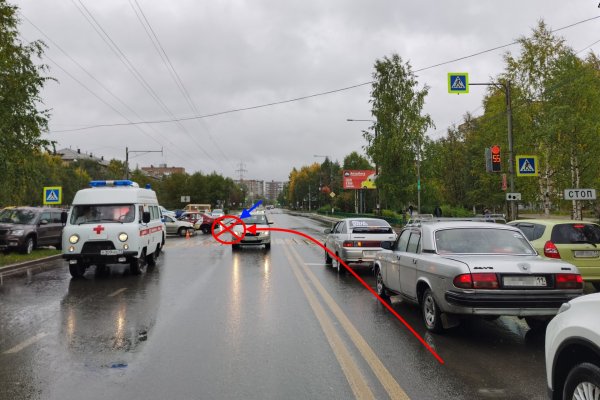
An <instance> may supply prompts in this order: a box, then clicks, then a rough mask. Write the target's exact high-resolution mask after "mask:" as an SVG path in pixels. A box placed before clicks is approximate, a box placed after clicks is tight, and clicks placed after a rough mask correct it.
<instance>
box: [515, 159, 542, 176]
mask: <svg viewBox="0 0 600 400" xmlns="http://www.w3.org/2000/svg"><path fill="white" fill-rule="evenodd" d="M516 164H517V165H516V167H517V176H538V169H539V165H538V159H537V156H517V157H516Z"/></svg>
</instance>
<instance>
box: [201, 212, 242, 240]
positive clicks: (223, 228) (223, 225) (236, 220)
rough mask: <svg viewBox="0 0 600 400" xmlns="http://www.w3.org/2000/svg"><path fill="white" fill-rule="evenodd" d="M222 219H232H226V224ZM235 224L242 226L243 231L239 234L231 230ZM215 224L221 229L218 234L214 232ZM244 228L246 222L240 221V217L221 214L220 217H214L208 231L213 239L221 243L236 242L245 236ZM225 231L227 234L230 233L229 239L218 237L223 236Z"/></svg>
mask: <svg viewBox="0 0 600 400" xmlns="http://www.w3.org/2000/svg"><path fill="white" fill-rule="evenodd" d="M224 220H232V221H227V222H230V223H229V224H227V222H224ZM236 225H242V227H243V228H244V231H243V232H242V233H241V234H240V235H239V236H238V234H237V233H234V232H233V227H235V226H236ZM217 226H219V227H221V230H220V232H219V233H218V234H216V233H215V228H216V227H217ZM246 230H247V229H246V224H245V223H244V221H242V219H241V218H239V217H236V216H235V215H223V216H222V217H219V218H217V219H215V220H214V222H213V224H212V226H211V228H210V231H211V233H212V235H213V237H214V238H215V240H216V241H217V242H219V243H222V244H238V243H239V242H241V241H242V239H243V238H244V236H246ZM227 232H229V234H230V235H231V240H223V239H219V237H220V236H223V235H224V234H225V233H227ZM234 238H235V239H234Z"/></svg>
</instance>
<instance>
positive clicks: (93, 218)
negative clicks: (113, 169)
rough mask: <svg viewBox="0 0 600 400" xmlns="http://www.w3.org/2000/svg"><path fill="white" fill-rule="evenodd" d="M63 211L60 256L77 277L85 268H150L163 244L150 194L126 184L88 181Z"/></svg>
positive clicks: (134, 270) (137, 271) (135, 270)
mask: <svg viewBox="0 0 600 400" xmlns="http://www.w3.org/2000/svg"><path fill="white" fill-rule="evenodd" d="M90 186H91V188H87V189H82V190H80V191H78V192H77V193H76V194H75V198H74V199H73V205H72V206H71V209H70V211H69V213H68V214H67V213H66V212H65V213H63V215H62V219H63V223H65V224H66V225H65V227H64V229H63V233H62V248H63V258H64V259H65V260H67V261H68V262H69V271H70V272H71V275H72V276H73V277H75V278H80V277H82V276H83V274H84V273H85V270H86V269H87V268H88V267H89V266H90V265H95V266H96V268H97V269H100V270H102V269H105V268H107V267H106V265H107V264H115V263H122V264H129V269H130V271H131V273H132V274H136V275H137V274H141V273H142V272H144V271H145V270H146V267H147V266H151V267H152V266H154V265H155V264H156V258H157V257H158V255H159V254H160V251H161V249H162V247H163V246H164V244H165V237H166V232H165V229H164V224H163V222H162V220H161V215H160V209H159V205H158V201H157V199H156V193H155V192H154V191H153V190H151V189H142V188H140V187H139V185H138V184H137V183H135V182H132V181H130V180H116V181H92V182H90Z"/></svg>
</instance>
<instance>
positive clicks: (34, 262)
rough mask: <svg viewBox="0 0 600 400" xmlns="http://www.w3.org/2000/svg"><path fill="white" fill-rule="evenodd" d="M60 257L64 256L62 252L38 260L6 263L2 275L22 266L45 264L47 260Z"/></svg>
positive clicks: (0, 269) (2, 268) (1, 270)
mask: <svg viewBox="0 0 600 400" xmlns="http://www.w3.org/2000/svg"><path fill="white" fill-rule="evenodd" d="M59 258H62V254H56V255H53V256H48V257H44V258H38V259H37V260H30V261H24V262H22V263H18V264H10V265H5V266H3V267H0V275H3V274H5V273H7V272H12V271H15V270H18V269H21V268H26V267H31V266H35V265H37V264H43V263H44V262H47V261H53V260H57V259H59Z"/></svg>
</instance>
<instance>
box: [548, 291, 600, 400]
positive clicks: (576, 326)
mask: <svg viewBox="0 0 600 400" xmlns="http://www.w3.org/2000/svg"><path fill="white" fill-rule="evenodd" d="M598 310H600V293H593V294H589V295H586V296H581V297H578V298H576V299H574V300H571V301H570V302H568V303H565V304H563V305H562V307H561V308H560V310H559V311H558V315H557V316H556V317H554V319H553V320H552V321H550V323H549V324H548V328H547V329H546V345H545V349H546V352H545V355H546V380H547V383H548V393H549V394H550V396H551V398H552V399H569V400H571V399H600V318H598Z"/></svg>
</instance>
